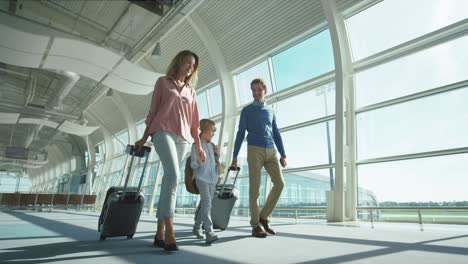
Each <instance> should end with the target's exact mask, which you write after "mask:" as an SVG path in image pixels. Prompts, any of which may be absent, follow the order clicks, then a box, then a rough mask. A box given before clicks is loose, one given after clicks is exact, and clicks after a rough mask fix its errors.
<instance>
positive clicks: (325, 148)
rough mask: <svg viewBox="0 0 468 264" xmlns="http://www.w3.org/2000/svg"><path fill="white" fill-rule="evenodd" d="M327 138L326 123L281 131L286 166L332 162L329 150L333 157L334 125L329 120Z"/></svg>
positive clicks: (294, 166) (304, 165) (293, 166)
mask: <svg viewBox="0 0 468 264" xmlns="http://www.w3.org/2000/svg"><path fill="white" fill-rule="evenodd" d="M328 133H330V137H329V138H330V141H328V140H327V126H326V123H320V124H316V125H312V126H307V127H303V128H299V129H294V130H291V131H286V132H283V133H281V136H282V138H283V143H284V148H285V149H286V155H287V157H288V168H297V167H306V166H311V165H322V164H329V163H332V162H333V160H331V161H330V160H329V155H328V153H329V151H330V153H331V154H332V157H334V148H335V147H334V145H335V126H334V122H330V126H329V129H328Z"/></svg>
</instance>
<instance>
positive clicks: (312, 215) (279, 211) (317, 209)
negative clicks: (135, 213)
mask: <svg viewBox="0 0 468 264" xmlns="http://www.w3.org/2000/svg"><path fill="white" fill-rule="evenodd" d="M196 209H197V208H196V207H177V208H176V213H180V214H182V215H186V214H191V215H193V214H195V210H196ZM155 210H156V209H155ZM326 210H327V207H326V206H313V207H290V208H287V207H277V208H275V209H274V210H273V213H272V215H271V216H272V217H282V218H292V219H295V220H296V222H297V221H298V220H299V219H326ZM231 215H233V216H245V217H250V209H249V207H234V208H233V209H232V213H231Z"/></svg>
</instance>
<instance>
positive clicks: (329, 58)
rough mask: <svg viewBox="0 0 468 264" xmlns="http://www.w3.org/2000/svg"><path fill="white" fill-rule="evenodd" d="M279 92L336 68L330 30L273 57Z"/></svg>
mask: <svg viewBox="0 0 468 264" xmlns="http://www.w3.org/2000/svg"><path fill="white" fill-rule="evenodd" d="M272 63H273V71H274V75H275V81H276V88H277V90H278V91H280V90H283V89H286V88H288V87H291V86H293V85H295V84H298V83H301V82H304V81H307V80H309V79H312V78H314V77H317V76H319V75H321V74H324V73H326V72H329V71H332V70H333V69H334V68H335V65H334V61H333V48H332V43H331V39H330V33H329V31H328V30H324V31H322V32H320V33H319V34H317V35H315V36H313V37H311V38H309V39H307V40H305V41H303V42H301V43H299V44H297V45H295V46H294V47H291V48H289V49H287V50H285V51H283V52H281V53H279V54H278V55H275V56H273V57H272Z"/></svg>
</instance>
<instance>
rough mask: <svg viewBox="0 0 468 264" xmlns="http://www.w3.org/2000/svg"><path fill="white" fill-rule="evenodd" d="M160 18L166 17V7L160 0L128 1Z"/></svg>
mask: <svg viewBox="0 0 468 264" xmlns="http://www.w3.org/2000/svg"><path fill="white" fill-rule="evenodd" d="M128 1H129V2H131V3H134V4H135V5H138V6H140V7H142V8H144V9H146V10H148V11H150V12H151V13H154V14H156V15H158V16H161V17H162V16H163V15H164V6H163V5H162V3H161V1H159V0H128Z"/></svg>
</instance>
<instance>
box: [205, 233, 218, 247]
mask: <svg viewBox="0 0 468 264" xmlns="http://www.w3.org/2000/svg"><path fill="white" fill-rule="evenodd" d="M216 240H218V235H216V234H215V232H208V233H206V239H205V242H206V243H207V244H211V243H212V242H214V241H216Z"/></svg>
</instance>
